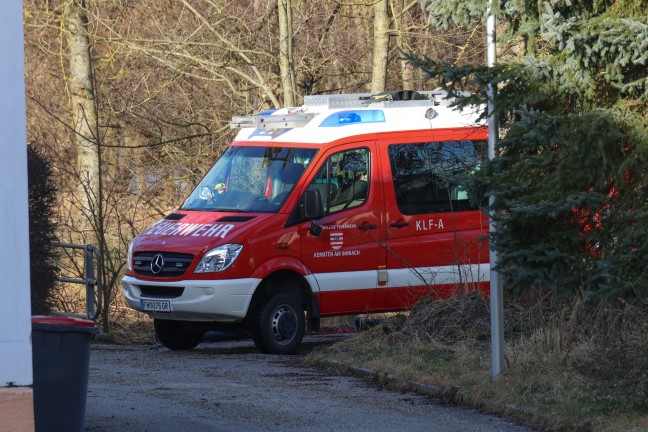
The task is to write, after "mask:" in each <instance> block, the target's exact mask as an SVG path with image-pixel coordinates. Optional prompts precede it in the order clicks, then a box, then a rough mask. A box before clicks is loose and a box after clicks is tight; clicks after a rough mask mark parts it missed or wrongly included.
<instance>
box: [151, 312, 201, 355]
mask: <svg viewBox="0 0 648 432" xmlns="http://www.w3.org/2000/svg"><path fill="white" fill-rule="evenodd" d="M153 325H154V327H155V334H156V335H157V338H158V340H159V341H160V343H161V344H162V345H164V346H165V347H167V348H169V349H172V350H190V349H192V348H195V347H196V345H198V344H199V343H200V342H201V341H202V339H203V336H204V334H205V332H203V331H200V330H198V329H197V328H196V326H195V325H194V324H192V323H189V322H186V321H173V320H161V319H154V320H153Z"/></svg>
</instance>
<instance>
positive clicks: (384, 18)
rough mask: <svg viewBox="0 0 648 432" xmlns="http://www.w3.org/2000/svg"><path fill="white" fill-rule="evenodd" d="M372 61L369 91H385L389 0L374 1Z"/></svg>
mask: <svg viewBox="0 0 648 432" xmlns="http://www.w3.org/2000/svg"><path fill="white" fill-rule="evenodd" d="M373 10H374V26H373V43H374V46H373V62H372V66H373V67H372V70H371V89H370V90H371V91H372V92H381V91H385V86H386V85H387V64H388V59H389V30H390V19H389V0H378V1H376V2H375V3H374V6H373Z"/></svg>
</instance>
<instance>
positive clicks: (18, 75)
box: [0, 0, 33, 387]
mask: <svg viewBox="0 0 648 432" xmlns="http://www.w3.org/2000/svg"><path fill="white" fill-rule="evenodd" d="M23 47H24V40H23V16H22V1H21V0H0V387H6V386H8V385H9V384H10V383H11V384H13V385H17V386H28V385H31V384H32V383H33V379H32V356H31V340H30V335H31V318H30V317H31V307H30V288H29V231H28V230H29V225H28V223H29V222H28V207H27V205H28V204H27V133H26V124H25V123H26V119H25V78H24V55H23Z"/></svg>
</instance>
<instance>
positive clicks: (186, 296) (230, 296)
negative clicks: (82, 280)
mask: <svg viewBox="0 0 648 432" xmlns="http://www.w3.org/2000/svg"><path fill="white" fill-rule="evenodd" d="M260 282H261V279H255V278H246V279H226V280H183V281H178V282H161V281H148V280H141V279H137V278H135V277H132V276H124V278H123V279H122V288H123V292H124V296H125V297H126V302H127V303H128V305H129V306H130V307H131V308H133V309H135V310H138V311H141V308H140V300H141V299H145V300H169V301H170V303H171V312H149V311H143V312H144V313H147V314H149V315H150V316H152V317H153V318H161V319H172V320H185V321H218V322H236V321H240V320H242V319H243V318H245V315H246V314H247V310H248V307H249V306H250V301H251V300H252V294H253V293H254V291H255V290H256V288H257V286H258V285H259V283H260ZM156 287H160V291H165V289H168V288H183V289H182V290H179V291H182V293H181V294H180V295H179V296H164V294H161V295H152V294H151V293H153V292H155V290H156ZM143 289H144V290H145V291H146V292H147V293H148V294H143V293H142V290H143Z"/></svg>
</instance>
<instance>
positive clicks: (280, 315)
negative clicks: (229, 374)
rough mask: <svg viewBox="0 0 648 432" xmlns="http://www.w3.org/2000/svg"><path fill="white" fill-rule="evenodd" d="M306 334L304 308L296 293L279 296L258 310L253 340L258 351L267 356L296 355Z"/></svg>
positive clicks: (269, 299)
mask: <svg viewBox="0 0 648 432" xmlns="http://www.w3.org/2000/svg"><path fill="white" fill-rule="evenodd" d="M305 331H306V320H305V317H304V308H303V307H302V304H301V301H300V299H299V298H298V297H297V296H295V295H293V294H288V293H279V294H275V295H273V296H272V297H269V298H268V299H267V300H266V301H265V303H263V304H261V306H260V307H259V308H258V309H257V310H256V311H255V315H254V318H253V328H252V338H253V339H254V343H255V344H256V346H257V348H259V349H260V350H261V351H263V352H265V353H270V354H292V353H294V352H295V351H296V350H297V348H298V347H299V345H300V344H301V342H302V339H304V333H305Z"/></svg>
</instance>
